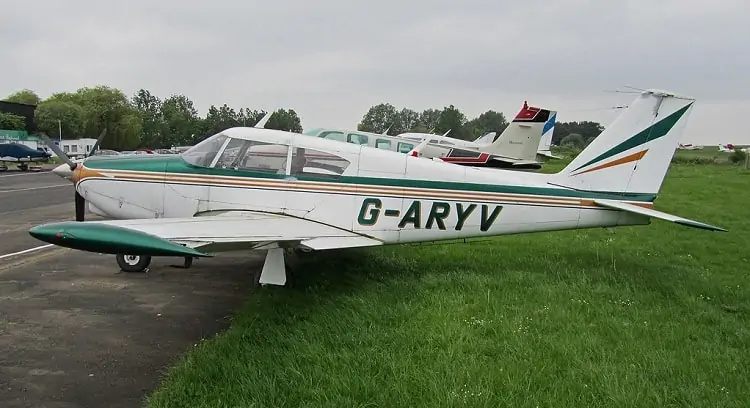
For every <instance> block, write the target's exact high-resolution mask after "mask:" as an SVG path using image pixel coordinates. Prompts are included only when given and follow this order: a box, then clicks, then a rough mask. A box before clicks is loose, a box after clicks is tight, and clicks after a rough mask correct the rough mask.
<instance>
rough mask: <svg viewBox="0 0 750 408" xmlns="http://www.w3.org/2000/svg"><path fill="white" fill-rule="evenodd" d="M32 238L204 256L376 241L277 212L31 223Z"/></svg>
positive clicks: (88, 247) (90, 247)
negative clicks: (285, 246) (287, 246)
mask: <svg viewBox="0 0 750 408" xmlns="http://www.w3.org/2000/svg"><path fill="white" fill-rule="evenodd" d="M29 233H30V234H31V235H32V236H34V237H35V238H37V239H40V240H42V241H45V242H49V243H52V244H55V245H60V246H64V247H68V248H74V249H80V250H84V251H91V252H99V253H114V254H117V253H139V254H150V255H177V256H188V255H189V256H208V255H207V254H206V252H221V251H231V250H242V249H259V248H262V247H264V246H267V245H269V244H280V243H289V244H294V245H301V246H303V247H306V248H309V249H313V250H324V249H335V248H352V247H363V246H376V245H382V244H383V243H382V241H379V240H376V239H373V238H370V237H367V236H364V235H359V234H356V233H354V232H351V231H349V230H346V229H341V228H337V227H333V226H330V225H326V224H322V223H319V222H315V221H311V220H307V219H303V218H297V217H292V216H288V215H281V214H268V213H259V212H251V211H227V212H223V213H220V214H215V215H205V216H198V217H190V218H154V219H138V220H111V221H109V220H108V221H87V222H62V223H54V224H45V225H40V226H38V227H34V228H32V229H31V230H29Z"/></svg>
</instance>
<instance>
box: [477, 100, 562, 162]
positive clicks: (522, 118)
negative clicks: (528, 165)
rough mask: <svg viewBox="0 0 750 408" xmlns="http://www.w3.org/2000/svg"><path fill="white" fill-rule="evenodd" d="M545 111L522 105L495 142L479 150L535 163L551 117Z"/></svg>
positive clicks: (526, 104)
mask: <svg viewBox="0 0 750 408" xmlns="http://www.w3.org/2000/svg"><path fill="white" fill-rule="evenodd" d="M551 113H552V112H550V111H549V110H547V109H541V108H537V107H532V106H529V105H528V103H526V102H524V103H523V108H521V111H520V112H518V114H517V115H516V117H515V118H513V121H512V122H511V123H510V124H509V125H508V127H507V128H505V130H504V131H503V133H501V134H500V136H498V138H497V139H495V141H494V142H493V143H492V144H491V145H489V146H486V147H482V148H481V150H482V151H485V152H487V153H491V154H494V155H497V156H501V157H507V158H513V159H518V160H528V161H536V152H537V148H538V147H539V142H540V140H541V139H542V132H543V130H544V128H545V124H546V123H547V122H548V120H549V119H550V117H551Z"/></svg>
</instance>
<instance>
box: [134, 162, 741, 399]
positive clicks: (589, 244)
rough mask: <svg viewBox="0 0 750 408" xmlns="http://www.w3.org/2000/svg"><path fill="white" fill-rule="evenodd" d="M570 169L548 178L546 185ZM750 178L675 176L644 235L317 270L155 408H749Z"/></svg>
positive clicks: (580, 237)
mask: <svg viewBox="0 0 750 408" xmlns="http://www.w3.org/2000/svg"><path fill="white" fill-rule="evenodd" d="M561 167H562V164H555V165H548V166H547V170H546V171H556V170H558V169H560V168H561ZM748 202H750V171H747V170H744V169H742V166H730V165H689V164H680V165H672V167H671V169H670V171H669V174H668V177H667V180H666V182H665V185H664V187H663V189H662V195H661V197H660V198H659V199H658V200H657V209H660V210H663V211H667V212H670V213H675V214H679V215H682V216H685V217H688V218H693V219H696V220H700V221H705V222H708V223H713V224H716V225H719V226H723V227H725V228H727V229H729V232H728V233H721V232H708V231H703V230H697V229H691V228H686V227H681V226H679V225H676V224H672V223H668V222H663V221H658V220H655V221H653V222H652V224H651V225H650V226H641V227H626V228H619V229H616V230H614V231H611V230H604V229H595V230H581V231H567V232H555V233H537V234H530V235H518V236H509V237H500V238H495V239H491V240H486V241H476V242H470V243H468V244H453V245H448V244H443V245H434V244H433V245H422V246H391V247H384V248H377V249H361V250H343V251H336V252H329V253H321V254H315V255H310V256H309V257H306V258H304V259H303V261H302V266H301V268H302V270H303V272H304V274H303V275H302V276H301V277H300V278H298V282H297V284H296V286H295V287H294V288H264V289H261V290H259V291H256V292H254V293H251V294H249V295H248V300H247V302H246V303H245V305H244V306H243V307H242V309H241V310H239V311H238V312H237V314H236V316H235V317H234V319H233V323H232V327H231V328H230V329H229V330H228V331H226V332H224V333H222V334H220V335H218V336H216V337H215V338H212V339H209V340H206V341H204V342H202V343H200V344H198V345H197V346H196V347H195V348H194V349H192V350H191V351H190V352H189V353H188V354H187V355H186V356H185V357H184V358H182V359H180V360H179V361H176V362H175V363H176V365H175V366H174V367H173V368H172V369H170V370H169V372H168V374H167V375H166V377H165V379H164V381H163V383H162V385H161V386H160V387H159V389H158V390H156V391H155V392H154V393H153V394H152V395H151V396H150V397H149V401H148V406H150V407H154V408H156V407H211V408H218V407H417V406H419V407H457V406H479V407H501V406H508V407H645V406H648V407H667V406H674V407H677V406H680V407H688V406H689V407H697V406H707V407H708V406H710V407H748V406H750V384H748V382H749V381H748V380H750V365H749V363H750V276H749V275H748V269H749V265H750V264H749V263H748V258H750V251H749V249H750V235H748V228H749V227H750V216H749V215H748V212H747V210H746V208H747V207H745V206H746V205H748Z"/></svg>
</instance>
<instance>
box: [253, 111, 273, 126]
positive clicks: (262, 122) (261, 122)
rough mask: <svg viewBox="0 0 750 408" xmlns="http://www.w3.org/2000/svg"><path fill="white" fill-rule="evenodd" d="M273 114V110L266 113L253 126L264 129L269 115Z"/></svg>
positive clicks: (269, 117)
mask: <svg viewBox="0 0 750 408" xmlns="http://www.w3.org/2000/svg"><path fill="white" fill-rule="evenodd" d="M272 115H273V112H268V113H266V114H265V115H264V116H263V117H262V118H261V119H260V120H259V121H258V123H256V124H255V125H254V126H253V127H254V128H258V129H265V127H266V122H268V119H271V116H272Z"/></svg>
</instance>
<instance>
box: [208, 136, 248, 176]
mask: <svg viewBox="0 0 750 408" xmlns="http://www.w3.org/2000/svg"><path fill="white" fill-rule="evenodd" d="M250 143H252V142H250V141H249V140H244V139H235V138H232V139H231V140H229V143H228V144H227V147H225V148H224V151H223V152H222V153H221V157H220V158H219V160H218V161H217V162H216V165H214V167H215V168H217V169H237V166H238V163H239V161H240V158H241V157H243V156H244V153H245V151H246V150H247V148H248V146H249V145H250Z"/></svg>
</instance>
